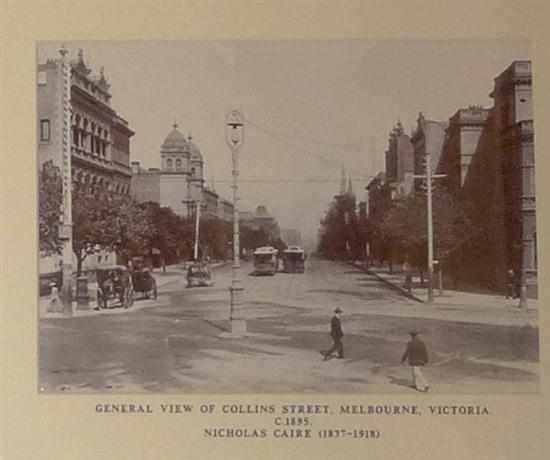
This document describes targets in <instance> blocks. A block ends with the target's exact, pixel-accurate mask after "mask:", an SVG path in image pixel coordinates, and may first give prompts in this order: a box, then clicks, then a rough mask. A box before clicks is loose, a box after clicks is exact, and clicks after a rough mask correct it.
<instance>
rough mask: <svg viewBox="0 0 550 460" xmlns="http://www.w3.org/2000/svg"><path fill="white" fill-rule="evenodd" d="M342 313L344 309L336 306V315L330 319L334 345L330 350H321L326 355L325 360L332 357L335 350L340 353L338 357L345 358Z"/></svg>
mask: <svg viewBox="0 0 550 460" xmlns="http://www.w3.org/2000/svg"><path fill="white" fill-rule="evenodd" d="M341 313H342V310H341V309H340V307H338V308H336V310H334V316H333V317H332V319H331V320H330V336H331V337H332V341H333V345H332V347H331V349H330V350H328V351H325V352H323V351H322V352H321V354H322V355H323V356H324V357H325V358H324V359H325V361H326V360H328V359H330V358H331V357H332V354H333V353H334V352H337V353H338V355H337V358H338V359H343V358H344V345H343V344H342V337H344V333H343V331H342V323H341V322H340V314H341Z"/></svg>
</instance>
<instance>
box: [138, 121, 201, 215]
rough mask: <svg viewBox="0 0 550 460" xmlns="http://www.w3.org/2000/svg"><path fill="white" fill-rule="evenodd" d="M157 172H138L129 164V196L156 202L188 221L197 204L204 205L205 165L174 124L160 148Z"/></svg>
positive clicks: (198, 151)
mask: <svg viewBox="0 0 550 460" xmlns="http://www.w3.org/2000/svg"><path fill="white" fill-rule="evenodd" d="M160 160H161V168H160V169H153V168H151V169H148V170H144V169H143V168H141V166H140V163H139V162H138V161H133V162H132V172H133V176H132V195H133V196H134V197H135V198H136V199H137V200H138V201H142V202H143V201H155V202H158V203H160V205H161V206H167V207H170V208H172V210H173V211H174V212H175V213H176V214H179V215H180V216H185V217H189V216H191V215H192V213H193V209H194V206H195V203H196V202H197V201H201V202H203V204H205V199H204V198H205V197H204V190H205V188H204V161H203V158H202V154H201V152H200V150H199V148H198V147H197V146H196V145H195V144H194V143H193V141H192V139H191V136H189V137H187V138H186V137H185V136H184V135H183V134H182V133H181V132H180V131H179V130H178V125H177V123H174V125H173V128H172V130H171V131H170V132H169V133H168V135H167V136H166V138H165V139H164V142H163V143H162V145H161V147H160Z"/></svg>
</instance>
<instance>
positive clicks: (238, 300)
mask: <svg viewBox="0 0 550 460" xmlns="http://www.w3.org/2000/svg"><path fill="white" fill-rule="evenodd" d="M225 139H226V142H227V145H228V146H229V148H230V150H231V158H232V163H233V270H232V279H231V287H230V288H229V292H230V298H231V300H230V301H231V304H230V312H229V319H230V321H231V334H233V335H242V334H245V333H246V319H244V318H243V312H242V309H241V308H240V307H241V305H242V294H243V290H244V289H243V287H242V285H241V279H240V259H239V256H240V249H239V193H238V192H239V182H238V179H239V150H240V148H241V147H242V145H243V143H244V116H243V114H242V112H240V111H238V110H232V111H230V112H229V113H227V115H226V117H225Z"/></svg>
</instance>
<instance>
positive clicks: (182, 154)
mask: <svg viewBox="0 0 550 460" xmlns="http://www.w3.org/2000/svg"><path fill="white" fill-rule="evenodd" d="M189 147H190V146H189V144H188V142H187V139H185V136H184V135H183V134H182V133H181V132H180V131H179V130H178V125H177V123H174V125H173V129H172V131H170V133H168V136H166V139H165V140H164V142H163V143H162V146H161V147H160V158H161V167H160V204H161V206H169V207H170V208H172V209H173V211H174V212H175V213H176V214H179V215H180V216H185V215H188V214H189V209H190V205H191V200H192V198H191V197H190V189H189V182H188V177H189V170H190V165H189V162H190V155H191V153H190V148H189Z"/></svg>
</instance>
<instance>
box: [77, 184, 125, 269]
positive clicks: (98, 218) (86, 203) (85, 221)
mask: <svg viewBox="0 0 550 460" xmlns="http://www.w3.org/2000/svg"><path fill="white" fill-rule="evenodd" d="M72 201H73V252H74V254H75V256H76V270H77V275H80V273H81V272H82V264H83V262H84V260H85V259H86V258H87V257H88V256H89V255H92V254H95V253H96V252H98V251H99V250H100V249H107V248H113V247H114V246H115V244H116V242H117V239H118V236H119V234H118V232H117V222H116V218H117V210H116V208H115V207H114V206H113V205H112V203H111V200H108V199H98V197H97V196H95V195H92V194H91V193H89V192H88V191H87V190H84V189H75V190H74V191H73V198H72Z"/></svg>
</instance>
